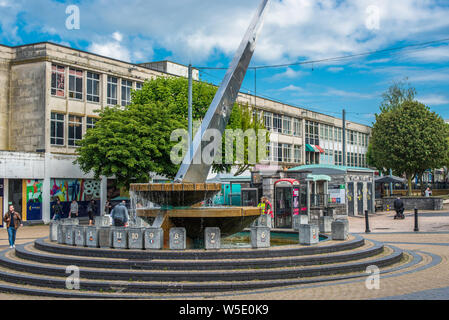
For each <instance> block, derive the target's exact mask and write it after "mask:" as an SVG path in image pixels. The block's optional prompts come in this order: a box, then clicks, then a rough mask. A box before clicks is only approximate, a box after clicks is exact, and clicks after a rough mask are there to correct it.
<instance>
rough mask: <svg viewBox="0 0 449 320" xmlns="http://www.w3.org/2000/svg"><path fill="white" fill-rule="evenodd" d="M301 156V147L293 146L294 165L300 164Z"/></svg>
mask: <svg viewBox="0 0 449 320" xmlns="http://www.w3.org/2000/svg"><path fill="white" fill-rule="evenodd" d="M301 155H302V150H301V146H296V145H295V151H294V160H293V162H294V163H301V158H302V157H301Z"/></svg>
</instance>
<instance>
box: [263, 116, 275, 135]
mask: <svg viewBox="0 0 449 320" xmlns="http://www.w3.org/2000/svg"><path fill="white" fill-rule="evenodd" d="M263 118H264V125H265V128H266V129H267V130H268V131H271V129H272V128H273V114H272V113H271V112H264V113H263Z"/></svg>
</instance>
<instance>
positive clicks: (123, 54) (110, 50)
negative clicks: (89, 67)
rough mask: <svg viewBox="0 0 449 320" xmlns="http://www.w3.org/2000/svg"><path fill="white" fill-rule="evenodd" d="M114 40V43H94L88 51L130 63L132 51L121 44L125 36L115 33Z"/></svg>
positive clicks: (108, 41)
mask: <svg viewBox="0 0 449 320" xmlns="http://www.w3.org/2000/svg"><path fill="white" fill-rule="evenodd" d="M112 38H113V40H114V41H111V40H106V41H102V42H93V43H92V44H91V45H90V46H89V48H88V50H89V51H91V52H93V53H96V54H99V55H102V56H105V57H110V58H114V59H118V60H122V61H127V62H130V61H131V54H130V51H129V50H128V48H126V47H125V46H123V45H122V44H121V42H122V40H123V36H122V35H121V34H120V33H119V32H114V33H113V34H112Z"/></svg>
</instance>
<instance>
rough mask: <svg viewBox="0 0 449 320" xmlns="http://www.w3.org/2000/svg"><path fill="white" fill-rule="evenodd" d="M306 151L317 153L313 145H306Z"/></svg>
mask: <svg viewBox="0 0 449 320" xmlns="http://www.w3.org/2000/svg"><path fill="white" fill-rule="evenodd" d="M306 151H307V152H315V149H314V148H313V147H312V145H311V144H306Z"/></svg>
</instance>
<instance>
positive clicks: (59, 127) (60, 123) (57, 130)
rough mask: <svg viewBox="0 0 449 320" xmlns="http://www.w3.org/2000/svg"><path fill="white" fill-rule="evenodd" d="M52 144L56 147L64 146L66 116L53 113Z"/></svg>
mask: <svg viewBox="0 0 449 320" xmlns="http://www.w3.org/2000/svg"><path fill="white" fill-rule="evenodd" d="M50 131H51V132H50V143H51V145H54V146H63V145H64V115H63V114H59V113H54V112H52V113H51V130H50Z"/></svg>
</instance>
